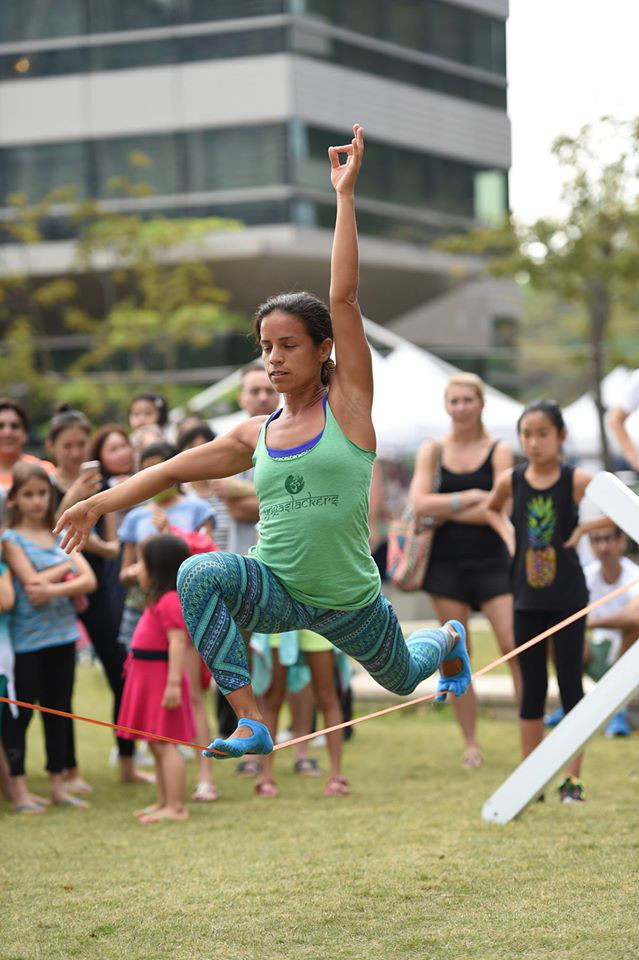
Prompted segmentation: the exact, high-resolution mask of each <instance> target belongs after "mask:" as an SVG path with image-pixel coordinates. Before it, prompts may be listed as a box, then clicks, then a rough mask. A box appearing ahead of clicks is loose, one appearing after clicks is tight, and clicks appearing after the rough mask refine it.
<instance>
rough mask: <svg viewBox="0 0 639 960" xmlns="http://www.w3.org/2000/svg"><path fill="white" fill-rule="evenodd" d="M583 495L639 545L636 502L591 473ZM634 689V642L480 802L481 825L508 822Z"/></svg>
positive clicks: (637, 653)
mask: <svg viewBox="0 0 639 960" xmlns="http://www.w3.org/2000/svg"><path fill="white" fill-rule="evenodd" d="M586 492H587V494H588V497H589V498H590V499H591V500H593V501H594V502H595V503H596V504H597V506H598V507H599V508H600V509H601V511H602V512H603V513H605V514H606V516H608V517H610V519H611V520H612V521H613V522H614V523H616V524H617V526H618V527H620V528H621V529H622V530H624V531H625V532H626V533H627V534H628V535H629V536H630V537H632V539H633V540H636V541H637V542H639V497H636V496H635V494H634V493H632V491H630V490H629V489H628V487H626V486H625V485H624V484H623V483H622V482H621V481H620V480H618V479H617V477H615V476H614V475H613V474H611V473H605V472H602V473H598V474H597V476H596V477H595V478H594V479H593V480H592V482H591V483H590V484H589V486H588V489H587V491H586ZM638 688H639V641H637V643H635V644H633V646H632V647H631V648H630V649H629V650H628V651H627V652H626V653H625V654H624V655H623V657H621V659H620V660H618V661H617V662H616V663H615V664H614V666H612V667H611V668H610V670H608V672H607V673H606V674H604V676H603V677H602V679H601V680H600V681H599V683H598V684H597V685H596V687H594V689H593V690H592V691H591V692H590V693H589V694H588V695H587V696H586V697H584V698H583V700H581V701H580V702H579V703H578V704H577V706H576V707H573V709H572V710H571V711H570V713H569V714H568V715H567V716H566V717H564V719H563V720H562V721H561V723H560V724H559V725H558V726H557V727H555V729H554V730H553V731H552V733H551V734H549V736H547V737H546V738H545V739H544V740H543V741H542V743H540V744H539V746H538V747H537V749H536V750H534V751H533V752H532V753H531V754H530V755H529V756H528V757H526V759H525V760H524V761H523V763H521V764H520V765H519V766H518V767H517V769H516V770H515V771H514V772H513V773H512V774H511V775H510V776H509V777H508V779H507V780H505V781H504V783H503V784H502V785H501V787H499V789H498V790H497V791H496V792H495V793H494V794H493V795H492V797H490V799H489V800H487V801H486V803H485V804H484V807H483V809H482V817H483V818H484V820H488V821H490V822H492V823H508V822H509V821H510V820H512V819H513V818H514V817H516V816H517V815H518V814H519V813H521V811H522V810H524V809H525V807H527V806H528V804H529V803H531V802H532V801H533V800H535V799H536V798H537V797H538V796H539V794H540V793H541V792H542V791H543V789H544V787H545V786H546V785H547V784H548V782H549V781H550V780H552V778H553V777H554V776H555V775H556V774H557V772H558V771H559V770H561V768H562V767H563V766H565V765H566V764H567V763H569V762H570V760H572V758H573V757H574V756H576V754H578V753H579V752H580V750H582V749H583V747H584V744H585V743H587V742H588V740H589V739H590V737H592V736H593V734H594V733H596V732H597V730H598V729H599V727H601V725H602V724H604V723H605V722H606V721H607V720H608V719H609V717H611V716H612V714H613V713H616V712H617V711H618V710H620V709H621V707H622V706H623V705H624V703H626V701H628V700H629V699H630V698H631V697H632V695H633V693H634V692H635V690H637V689H638Z"/></svg>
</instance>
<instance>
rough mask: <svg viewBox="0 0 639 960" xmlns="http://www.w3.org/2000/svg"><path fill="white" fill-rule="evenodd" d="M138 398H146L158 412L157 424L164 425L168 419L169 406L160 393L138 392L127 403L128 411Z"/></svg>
mask: <svg viewBox="0 0 639 960" xmlns="http://www.w3.org/2000/svg"><path fill="white" fill-rule="evenodd" d="M138 400H146V402H147V403H150V404H152V405H153V406H154V407H155V409H156V410H157V412H158V420H157V423H158V426H159V427H165V426H166V425H167V422H168V419H169V408H168V405H167V402H166V400H165V398H164V397H163V396H162V394H161V393H138V395H137V396H136V397H133V400H131V403H130V404H129V413H130V412H131V407H132V406H133V404H134V403H137V402H138Z"/></svg>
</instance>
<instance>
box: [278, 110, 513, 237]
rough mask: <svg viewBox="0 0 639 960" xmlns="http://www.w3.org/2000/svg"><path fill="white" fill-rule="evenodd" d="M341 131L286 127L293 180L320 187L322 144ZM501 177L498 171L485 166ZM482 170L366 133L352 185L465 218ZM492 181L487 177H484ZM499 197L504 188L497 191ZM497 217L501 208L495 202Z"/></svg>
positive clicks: (335, 138) (338, 136)
mask: <svg viewBox="0 0 639 960" xmlns="http://www.w3.org/2000/svg"><path fill="white" fill-rule="evenodd" d="M342 139H343V132H341V133H340V132H339V131H335V130H324V129H321V128H319V127H308V126H305V125H304V124H299V123H296V124H294V125H293V129H292V133H291V154H292V178H293V182H294V183H296V184H298V185H300V186H303V187H308V188H312V189H319V190H326V189H327V180H326V145H327V144H330V143H338V142H340V141H341V140H342ZM489 172H490V174H491V176H492V177H493V178H495V182H496V181H497V178H500V180H501V181H503V182H504V183H505V172H504V171H489ZM481 173H482V171H481V170H478V168H477V167H476V166H473V165H472V164H468V163H463V162H462V161H460V160H453V159H452V158H447V157H441V156H435V155H434V154H429V153H421V152H417V151H415V150H407V149H405V148H397V147H392V146H390V145H389V144H386V143H380V142H379V141H375V140H372V139H371V138H368V140H367V143H366V163H365V165H364V167H363V168H362V173H361V176H360V180H359V184H358V191H359V193H360V194H361V196H362V197H368V198H370V199H374V200H385V201H388V202H390V203H396V204H400V205H403V206H409V207H411V208H416V209H419V208H422V209H430V210H438V211H441V212H442V213H449V214H455V215H459V216H463V217H468V219H473V218H474V217H475V212H476V211H475V191H476V179H477V178H478V176H479V175H481ZM490 182H491V183H492V181H490ZM493 192H494V194H495V195H494V196H492V195H491V196H492V199H493V200H494V207H493V208H492V209H493V212H494V213H495V214H496V213H497V196H496V194H497V191H496V190H495V191H493ZM501 197H502V203H503V202H504V201H505V188H504V190H502V192H501ZM500 212H501V217H502V219H503V216H504V215H505V213H506V209H505V206H502V207H501V208H500Z"/></svg>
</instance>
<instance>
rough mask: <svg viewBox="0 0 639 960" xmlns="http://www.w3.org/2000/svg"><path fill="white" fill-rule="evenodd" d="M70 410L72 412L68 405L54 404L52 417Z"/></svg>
mask: <svg viewBox="0 0 639 960" xmlns="http://www.w3.org/2000/svg"><path fill="white" fill-rule="evenodd" d="M71 410H73V407H72V406H71V404H70V403H56V405H55V407H54V408H53V416H54V417H57V415H58V414H59V413H69V412H70V411H71Z"/></svg>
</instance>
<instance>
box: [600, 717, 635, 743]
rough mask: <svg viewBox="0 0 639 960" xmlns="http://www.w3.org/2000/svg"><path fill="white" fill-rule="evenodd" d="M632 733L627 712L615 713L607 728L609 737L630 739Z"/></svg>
mask: <svg viewBox="0 0 639 960" xmlns="http://www.w3.org/2000/svg"><path fill="white" fill-rule="evenodd" d="M631 733H632V729H631V727H630V724H629V723H628V714H627V713H626V711H625V710H620V711H619V713H615V714H614V716H612V717H611V718H610V721H609V723H608V726H607V727H606V736H607V737H610V738H612V737H629V736H630V734H631Z"/></svg>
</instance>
